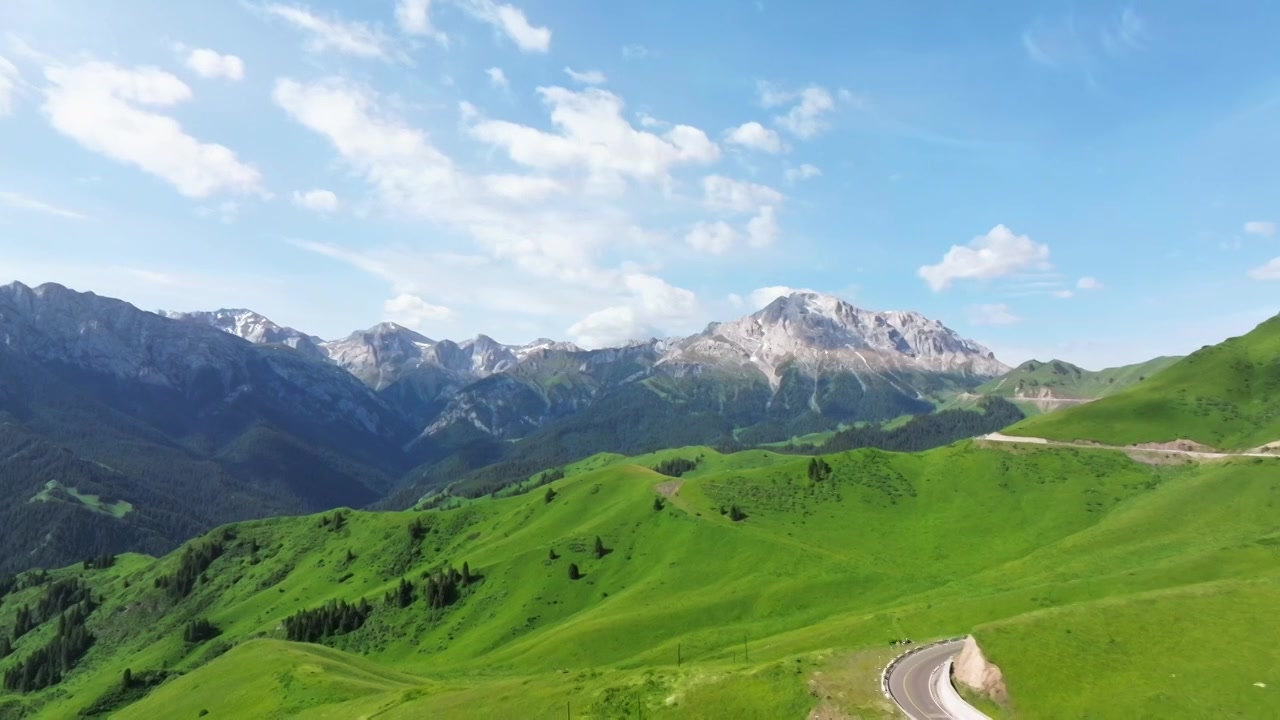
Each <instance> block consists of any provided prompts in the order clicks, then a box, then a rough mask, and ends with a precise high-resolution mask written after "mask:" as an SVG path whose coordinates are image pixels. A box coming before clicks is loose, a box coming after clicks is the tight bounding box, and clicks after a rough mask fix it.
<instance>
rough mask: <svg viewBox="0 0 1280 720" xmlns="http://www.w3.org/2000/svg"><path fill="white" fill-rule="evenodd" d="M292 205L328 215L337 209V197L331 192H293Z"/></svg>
mask: <svg viewBox="0 0 1280 720" xmlns="http://www.w3.org/2000/svg"><path fill="white" fill-rule="evenodd" d="M293 204H294V205H297V206H298V207H304V208H306V209H308V210H315V211H316V212H321V213H328V212H333V211H334V210H337V209H338V196H337V195H335V194H334V193H333V191H332V190H308V191H306V192H294V193H293Z"/></svg>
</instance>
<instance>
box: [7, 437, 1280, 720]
mask: <svg viewBox="0 0 1280 720" xmlns="http://www.w3.org/2000/svg"><path fill="white" fill-rule="evenodd" d="M675 457H683V458H687V459H690V460H694V459H697V458H699V457H700V458H701V462H700V463H699V464H698V466H697V467H696V468H695V469H694V470H692V471H690V472H687V473H686V474H685V475H684V476H683V477H681V478H678V479H677V478H671V477H667V476H664V475H659V474H657V473H655V472H653V471H652V470H651V469H650V468H651V467H653V466H654V465H656V464H657V463H658V462H659V461H662V460H668V459H672V458H675ZM825 459H826V461H827V462H828V463H829V465H830V468H831V471H830V474H829V475H828V476H827V477H825V478H823V479H821V480H817V481H814V480H812V479H810V477H809V473H808V464H809V458H808V457H803V456H790V455H781V454H778V453H774V452H769V451H763V450H755V451H750V452H743V453H737V454H734V455H719V454H717V453H715V452H713V451H711V450H710V449H708V448H685V449H682V450H675V451H667V452H664V453H656V454H653V455H648V456H643V457H638V458H624V457H620V456H617V455H603V456H597V457H593V458H590V459H588V460H586V461H583V462H582V463H578V464H577V465H573V466H570V467H569V468H568V476H567V477H565V478H563V479H560V480H556V481H554V482H552V483H551V484H550V485H548V486H547V487H533V488H532V489H531V490H530V492H528V493H526V494H521V495H514V496H511V497H504V498H485V499H481V500H476V501H469V502H464V503H462V504H461V505H460V506H458V507H454V508H451V509H448V510H432V511H425V512H403V513H361V512H346V513H345V514H344V515H343V517H344V520H343V521H341V522H335V520H334V516H333V515H332V514H328V515H325V516H319V515H316V516H306V517H292V518H277V519H272V520H263V521H253V522H244V523H237V524H235V525H233V526H227V527H226V528H223V529H220V530H218V531H215V532H214V533H211V534H210V535H208V536H206V537H205V538H202V539H199V540H197V541H194V542H193V543H192V546H194V547H208V546H209V545H210V544H211V543H213V544H219V545H220V546H221V552H220V554H218V555H217V557H216V558H215V559H213V560H212V562H211V563H210V564H209V565H208V566H207V568H203V569H199V572H198V573H196V574H195V575H192V576H191V577H192V583H193V585H192V588H191V591H190V593H189V594H187V595H186V596H185V597H181V598H180V599H175V594H174V592H173V591H172V588H173V587H174V582H173V581H172V580H171V581H170V582H169V583H168V585H167V586H165V587H161V586H159V585H165V583H164V582H163V581H161V582H157V579H158V578H164V577H169V578H175V577H179V576H180V575H179V574H177V571H178V569H179V567H180V566H181V564H182V562H183V561H182V558H181V555H180V554H177V553H175V554H173V555H169V556H166V557H164V558H160V559H154V560H153V559H151V558H147V557H144V556H138V555H127V556H122V557H121V558H120V559H119V561H118V562H117V563H116V565H115V566H113V567H110V568H107V569H99V570H94V569H84V568H81V567H79V566H77V567H74V568H68V569H65V570H61V571H58V572H55V573H52V574H51V580H54V581H56V580H59V579H61V580H66V579H68V578H72V577H77V578H82V579H83V580H84V581H85V582H87V583H88V584H90V585H91V586H92V588H93V590H94V591H95V594H97V595H100V596H101V597H102V599H103V603H102V605H101V607H98V608H97V609H95V610H94V611H93V612H92V614H91V615H90V616H89V620H88V623H87V626H88V628H89V630H90V631H91V632H92V633H93V634H94V635H95V637H96V640H95V641H94V643H93V645H92V646H91V647H90V648H89V650H88V652H87V654H85V656H84V658H83V659H82V660H81V661H80V663H79V664H78V665H77V666H76V667H75V669H74V670H72V671H71V672H70V673H68V674H67V676H66V678H65V679H64V680H63V681H62V682H61V683H60V684H58V685H55V686H53V687H52V688H49V689H45V690H41V691H37V692H33V693H13V692H11V693H8V695H0V717H17V716H19V715H20V714H21V713H28V714H29V716H32V717H48V718H73V717H80V716H85V715H82V713H86V714H88V713H97V715H96V716H102V717H105V716H107V715H110V716H112V717H120V718H126V719H127V718H170V717H172V718H196V717H200V716H201V713H202V711H207V715H206V716H207V717H210V718H231V717H237V718H238V717H247V716H253V717H263V718H273V717H279V718H284V717H289V718H292V717H301V718H350V717H366V716H367V717H372V716H375V715H376V716H377V717H379V718H398V717H404V718H410V717H413V718H419V717H450V718H453V717H460V718H510V717H521V718H561V717H565V714H566V711H568V712H570V713H571V716H572V717H574V718H626V717H636V716H637V714H638V713H639V712H640V708H641V707H642V708H643V712H644V716H645V717H647V718H719V717H726V716H733V717H746V718H771V719H772V718H780V717H797V718H799V717H804V716H805V715H806V714H807V713H808V712H809V711H810V710H811V709H812V708H813V707H814V706H815V705H817V704H818V703H820V702H821V703H828V704H829V705H830V706H831V707H835V708H837V709H839V710H841V711H843V712H846V713H849V714H856V715H857V716H859V717H889V716H891V715H892V712H893V711H892V708H891V707H889V706H888V704H887V702H886V701H885V699H884V698H883V697H882V696H881V695H879V693H878V690H877V689H876V681H877V680H876V678H877V677H878V673H879V671H880V668H881V667H883V663H884V662H886V661H887V660H888V659H889V658H890V657H892V655H893V654H894V652H895V650H893V649H891V648H890V647H889V646H888V641H889V640H891V639H895V638H902V637H911V638H913V639H915V640H917V641H923V640H927V639H929V638H934V637H945V636H953V635H956V634H960V633H964V632H969V631H974V632H975V633H976V636H977V637H978V639H979V642H980V643H983V644H986V645H988V646H989V647H988V654H989V656H990V657H991V659H992V660H993V661H994V662H996V663H998V664H1000V665H1001V666H1002V667H1003V668H1004V670H1005V673H1006V676H1007V678H1008V683H1009V690H1010V692H1011V694H1012V697H1013V704H1012V707H1011V710H1012V711H1013V712H1015V713H1016V714H1017V716H1019V717H1060V716H1061V712H1060V709H1059V708H1060V703H1062V702H1063V694H1064V693H1070V694H1071V695H1072V698H1071V703H1073V704H1072V705H1070V707H1072V708H1088V709H1089V710H1090V712H1091V713H1092V716H1095V717H1117V718H1119V717H1134V716H1135V714H1136V715H1141V714H1142V713H1143V712H1145V711H1146V710H1147V709H1149V708H1151V707H1154V705H1152V704H1150V703H1155V702H1156V701H1157V699H1159V698H1164V699H1165V701H1166V702H1165V705H1164V710H1165V711H1167V713H1166V715H1165V716H1168V717H1175V716H1177V717H1204V716H1205V714H1204V712H1203V711H1205V710H1206V709H1214V710H1215V712H1212V713H1210V714H1211V715H1216V716H1222V715H1228V716H1229V715H1233V714H1235V715H1240V716H1270V715H1276V714H1277V713H1280V699H1276V698H1277V696H1276V695H1275V693H1274V692H1270V691H1265V692H1264V691H1263V690H1261V689H1258V688H1254V687H1252V686H1251V685H1250V683H1253V682H1264V683H1267V684H1268V686H1269V687H1270V688H1276V687H1280V677H1277V676H1275V673H1276V672H1277V670H1276V668H1280V663H1277V662H1276V656H1275V652H1276V651H1275V650H1274V648H1271V647H1270V646H1267V645H1266V644H1265V643H1261V642H1252V643H1249V642H1245V643H1242V642H1240V640H1241V638H1240V637H1239V636H1240V633H1239V632H1238V631H1237V630H1235V629H1234V628H1237V627H1239V626H1244V627H1249V628H1252V630H1253V633H1254V635H1253V637H1270V636H1274V635H1275V633H1276V631H1277V630H1280V620H1277V619H1276V617H1275V614H1274V613H1272V612H1264V611H1263V608H1264V607H1266V606H1268V604H1269V603H1273V601H1274V600H1275V598H1276V592H1277V590H1276V587H1277V583H1278V582H1280V534H1278V533H1277V530H1276V526H1275V522H1274V518H1275V516H1276V510H1277V507H1278V504H1280V485H1278V484H1277V483H1276V482H1275V480H1274V477H1275V470H1276V466H1275V465H1274V464H1272V463H1273V462H1274V461H1272V460H1269V459H1251V460H1237V461H1231V462H1226V463H1218V464H1213V465H1203V466H1151V465H1144V464H1140V463H1136V462H1134V461H1131V460H1130V459H1128V458H1127V457H1125V456H1124V455H1123V454H1121V453H1118V452H1111V451H1103V450H1098V451H1089V450H1077V449H1069V448H1068V449H1052V448H1030V449H1028V448H1022V447H1020V446H1009V447H1001V448H993V449H986V448H980V447H978V446H977V445H975V444H973V443H970V442H964V443H960V444H958V445H955V446H951V447H947V448H942V449H939V450H935V451H931V452H927V453H921V454H916V455H906V454H895V453H887V452H883V451H877V450H859V451H854V452H850V453H844V454H839V455H831V456H827V457H826V458H825ZM548 489H550V490H551V491H552V493H554V495H553V496H552V497H551V499H550V500H549V501H548V492H547V491H548ZM659 498H667V500H666V502H665V504H663V505H662V506H661V508H660V509H659V508H658V505H657V503H656V502H655V500H656V499H659ZM734 508H737V509H738V510H739V511H740V512H741V514H742V515H745V517H742V516H741V515H739V514H738V513H735V512H734V511H733V509H734ZM722 510H723V513H722ZM734 516H738V517H739V519H738V520H734V519H733V517H734ZM415 523H420V528H421V531H420V532H419V533H418V536H417V537H416V538H415V536H414V534H413V533H411V532H410V528H411V527H412V526H414V525H415ZM597 536H598V537H600V538H601V540H602V542H603V544H604V546H605V547H606V549H607V550H609V552H608V553H607V554H605V555H604V556H603V557H597V556H596V554H595V553H594V552H593V546H594V541H595V538H596V537H597ZM553 551H554V553H555V554H556V556H557V557H556V558H555V559H552V552H553ZM463 563H467V565H468V567H469V568H470V571H471V572H472V573H474V574H477V575H479V576H480V579H478V580H476V581H474V582H472V583H471V584H470V585H468V586H466V587H462V588H460V590H459V595H458V597H457V600H456V602H453V603H452V604H449V605H447V606H446V607H443V608H439V609H434V610H433V609H432V608H431V607H429V605H428V598H427V597H426V594H427V593H426V588H425V582H426V581H425V579H424V575H425V574H426V573H428V572H431V571H435V570H438V569H439V568H441V567H443V566H446V565H449V566H453V567H461V566H462V564H463ZM570 563H575V564H577V565H578V566H579V568H580V570H581V574H582V577H581V578H580V579H577V580H571V579H570V577H569V570H568V566H569V564H570ZM402 579H407V580H408V581H409V582H410V585H411V587H412V589H413V598H412V602H410V603H409V604H407V606H405V607H400V603H399V602H392V603H387V602H386V601H385V598H386V596H387V594H388V593H389V592H390V593H391V594H392V595H393V596H394V595H396V591H397V589H398V587H399V585H400V583H401V580H402ZM0 587H3V586H0ZM49 588H50V585H49V584H48V583H45V584H40V585H36V586H34V587H26V588H23V589H16V590H12V591H10V592H9V593H8V594H7V595H5V596H4V597H3V599H2V600H0V633H6V634H8V633H9V628H11V627H13V625H14V621H15V617H16V615H17V613H18V612H19V607H20V606H22V605H28V606H35V605H36V604H37V603H38V602H39V601H40V599H41V598H42V597H44V596H46V595H47V594H48V593H49V592H50V589H49ZM361 599H367V600H368V601H369V602H370V603H371V606H372V612H371V614H370V615H369V616H368V618H367V619H366V620H365V621H364V623H363V625H362V626H360V627H359V628H358V629H356V630H354V631H353V632H350V633H347V634H341V635H336V636H332V637H329V638H327V639H325V640H324V644H323V645H317V644H308V643H298V642H288V641H287V640H286V630H285V623H284V621H285V620H286V618H289V617H290V616H292V615H293V614H295V613H297V612H298V611H299V610H304V609H310V608H317V607H320V606H322V605H324V604H325V603H326V602H328V601H330V600H344V601H349V602H355V603H358V602H359V601H360V600H361ZM1153 607H1155V608H1157V609H1158V612H1157V611H1154V610H1152V611H1150V612H1148V610H1149V609H1150V608H1153ZM1228 610H1230V611H1228ZM196 619H206V620H208V621H209V622H211V623H212V624H213V625H214V626H216V628H217V630H218V631H219V632H220V634H219V635H218V636H217V637H215V638H212V639H207V640H203V641H201V642H185V641H184V628H185V627H186V626H187V624H188V623H190V622H191V621H193V620H196ZM1179 619H1181V620H1183V622H1178V620H1179ZM1160 623H1164V625H1163V627H1166V628H1168V627H1170V626H1172V627H1177V628H1181V627H1182V626H1183V625H1184V624H1191V623H1195V624H1197V625H1198V627H1197V628H1196V629H1195V631H1194V632H1191V631H1188V632H1187V633H1183V632H1182V631H1181V630H1178V631H1177V632H1168V633H1167V634H1168V636H1167V637H1165V638H1163V639H1162V641H1161V642H1159V643H1146V642H1140V640H1142V639H1143V638H1144V636H1145V635H1146V634H1147V633H1150V632H1152V630H1153V628H1155V627H1158V626H1160V625H1159V624H1160ZM1228 626H1229V627H1228ZM56 632H57V620H56V619H52V618H51V619H48V620H46V621H45V622H44V623H43V624H41V625H40V626H39V627H37V628H36V629H35V630H32V631H31V632H29V633H27V634H25V635H23V636H22V637H20V638H18V639H17V641H16V642H15V643H14V644H15V650H14V652H13V654H12V655H10V656H9V657H8V658H5V659H0V673H3V672H4V671H8V670H11V669H12V668H14V667H15V665H16V664H17V663H19V662H22V661H23V660H24V659H25V658H27V657H29V656H30V655H31V654H32V653H33V652H34V651H35V650H36V649H37V648H38V647H40V646H41V645H43V644H44V643H46V642H48V641H49V640H50V639H51V638H52V637H53V636H54V635H55V633H56ZM1046 653H1048V654H1046ZM1170 654H1173V655H1172V656H1173V657H1175V658H1176V660H1171V659H1169V657H1170ZM1224 654H1232V655H1233V656H1234V657H1233V658H1232V659H1231V662H1230V663H1229V664H1225V665H1222V666H1221V667H1222V668H1224V669H1222V670H1211V669H1212V668H1215V667H1218V666H1216V665H1215V664H1214V663H1215V662H1217V661H1218V658H1220V657H1221V656H1222V655H1224ZM1053 658H1056V659H1057V660H1058V662H1050V661H1049V660H1050V659H1053ZM1173 662H1177V663H1179V664H1180V666H1182V667H1186V668H1189V669H1188V670H1187V672H1194V670H1193V669H1194V668H1199V669H1200V670H1201V672H1202V673H1203V674H1204V676H1205V677H1204V678H1203V679H1201V680H1197V681H1196V682H1186V681H1184V680H1180V679H1178V678H1172V677H1169V674H1168V673H1164V672H1163V671H1162V672H1160V673H1139V672H1137V671H1136V668H1140V667H1153V668H1165V667H1168V666H1169V665H1170V663H1173ZM1063 663H1066V664H1068V665H1070V666H1072V667H1076V666H1077V665H1079V666H1082V667H1085V668H1088V671H1087V673H1086V677H1088V678H1092V677H1094V676H1097V677H1099V678H1102V677H1108V678H1109V677H1110V676H1109V675H1107V674H1106V669H1107V668H1108V667H1112V666H1114V665H1116V664H1117V663H1123V664H1124V665H1125V667H1129V666H1131V665H1132V666H1133V667H1134V668H1135V672H1134V673H1133V675H1132V677H1129V681H1128V682H1120V681H1119V680H1111V679H1108V680H1105V681H1104V680H1101V679H1100V680H1098V682H1096V683H1091V682H1070V683H1066V684H1065V686H1064V684H1063V683H1061V679H1062V677H1063V670H1062V667H1063ZM126 668H128V669H129V670H130V671H131V674H132V676H133V678H134V683H133V686H132V687H130V688H129V689H128V690H125V689H122V681H121V678H122V675H123V673H124V671H125V669H126ZM1242 668H1245V669H1248V668H1253V669H1256V670H1257V672H1254V673H1252V674H1254V675H1259V677H1257V678H1254V677H1252V675H1250V676H1249V677H1242V676H1239V675H1236V674H1235V673H1233V672H1231V671H1232V670H1239V669H1242ZM159 671H163V672H164V673H167V674H168V675H167V676H164V675H162V674H161V673H160V672H159ZM1173 672H1176V673H1181V672H1183V671H1181V670H1176V671H1173ZM1088 673H1093V674H1092V675H1090V674H1088ZM1268 674H1269V676H1267V677H1264V675H1268ZM162 678H167V679H164V681H163V682H160V680H161V679H162ZM1246 680H1247V681H1248V682H1247V683H1245V684H1244V685H1241V683H1244V681H1246ZM149 682H157V683H158V684H157V685H156V686H155V687H153V688H146V687H142V686H143V685H146V684H147V683H149ZM148 690H149V692H148ZM1251 690H1258V693H1256V694H1253V695H1250V694H1248V692H1247V691H1251ZM1135 696H1136V697H1137V698H1138V699H1137V700H1133V699H1132V698H1133V697H1135ZM1144 703H1147V704H1144ZM1216 710H1222V711H1223V712H1216ZM6 713H7V714H6ZM1077 714H1078V713H1077ZM89 716H94V715H89Z"/></svg>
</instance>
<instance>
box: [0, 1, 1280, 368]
mask: <svg viewBox="0 0 1280 720" xmlns="http://www.w3.org/2000/svg"><path fill="white" fill-rule="evenodd" d="M965 6H967V7H968V8H972V7H973V6H972V5H970V4H964V3H930V4H927V5H926V4H924V3H904V2H898V1H896V0H878V1H870V0H869V1H866V2H836V1H830V2H817V1H800V0H797V1H796V2H788V3H782V2H776V1H773V0H764V1H763V2H756V1H754V0H700V1H699V2H697V3H684V2H681V3H677V2H668V1H666V0H648V1H647V2H635V1H632V0H610V1H609V2H577V1H574V2H571V1H569V0H512V4H508V3H505V2H501V1H499V0H431V1H430V2H424V1H423V0H399V1H397V0H376V1H375V0H367V1H362V2H354V1H348V2H337V1H336V0H313V1H312V2H310V3H307V4H292V3H272V2H249V1H248V0H245V1H244V2H231V1H230V0H228V1H227V2H216V3H214V2H206V3H169V2H159V1H155V2H143V1H142V0H135V1H134V2H129V3H126V4H124V5H121V4H118V3H101V2H95V1H92V0H6V1H5V2H4V3H3V4H2V5H0V58H2V60H0V282H7V281H9V280H21V281H23V282H27V283H39V282H44V281H56V282H61V283H63V284H66V285H69V286H72V287H75V288H77V289H82V290H93V291H95V292H98V293H99V294H104V295H111V296H116V297H121V298H124V299H126V300H129V301H130V302H133V303H135V304H137V305H139V306H140V307H143V308H147V309H158V308H165V309H174V310H190V309H210V308H215V307H250V308H253V309H255V310H258V311H259V312H262V313H264V314H266V315H268V316H269V317H271V318H272V319H274V320H276V321H277V322H279V323H281V324H287V325H291V326H295V327H298V328H300V329H303V330H305V331H308V332H312V333H315V334H318V335H321V336H324V337H335V336H340V335H345V334H346V333H348V332H350V331H351V330H353V329H356V328H360V327H367V326H370V325H372V324H374V323H375V322H378V321H380V320H383V319H391V320H395V321H398V322H401V323H403V324H405V325H409V326H412V327H414V328H416V329H418V330H421V331H422V332H424V333H426V334H428V335H430V336H432V337H451V338H459V339H460V338H465V337H468V336H471V335H474V334H476V333H478V332H485V333H487V334H489V335H491V336H493V337H495V338H497V339H498V340H500V341H503V342H511V343H517V342H527V341H529V340H532V339H533V338H535V337H538V336H549V337H554V338H557V339H571V340H574V341H577V342H579V343H582V344H584V345H591V346H599V345H603V344H613V343H617V342H621V341H623V340H625V339H627V338H635V337H647V336H650V335H660V336H661V335H671V334H683V333H687V332H691V331H696V330H698V329H700V328H701V327H703V326H704V325H705V324H706V323H707V322H708V321H711V320H716V319H727V318H731V317H736V316H738V315H741V314H744V313H746V312H749V311H751V310H753V309H755V308H756V307H758V306H759V305H760V304H762V303H763V302H767V300H768V299H770V298H771V297H772V296H774V295H775V294H776V293H777V292H778V291H779V289H780V288H804V289H815V290H819V291H823V292H831V293H835V294H838V295H840V296H842V297H844V298H846V299H848V300H850V301H851V302H854V303H855V304H858V305H860V306H862V307H867V308H872V309H913V310H919V311H921V312H923V313H925V314H926V315H928V316H931V317H935V318H937V319H939V320H942V321H943V322H944V323H946V324H948V325H950V326H952V327H954V328H955V329H957V330H959V331H960V332H962V333H963V334H965V335H967V336H970V337H973V338H975V339H977V340H979V341H981V342H983V343H985V344H987V345H989V346H990V347H992V348H993V349H994V350H995V351H996V352H997V355H998V356H999V357H1000V358H1001V359H1003V360H1005V361H1006V362H1009V363H1017V362H1020V361H1022V360H1025V359H1028V358H1030V357H1038V358H1040V359H1047V358H1049V357H1060V358H1063V359H1067V360H1072V361H1075V362H1078V363H1081V364H1083V365H1085V366H1086V367H1094V368H1096V367H1102V366H1106V365H1113V364H1120V363H1125V362H1134V361H1139V360H1143V359H1146V358H1148V357H1151V356H1154V355H1157V354H1165V353H1184V352H1188V351H1190V350H1194V349H1195V348H1197V347H1199V346H1200V345H1202V344H1206V343H1211V342H1217V341H1219V340H1221V339H1223V338H1225V337H1227V336H1229V335H1233V334H1238V333H1240V332H1243V331H1246V330H1248V329H1249V328H1251V327H1252V326H1253V325H1254V324H1256V323H1257V322H1259V321H1261V320H1262V319H1264V318H1266V317H1268V316H1270V315H1272V314H1275V313H1276V312H1277V311H1280V233H1277V226H1276V224H1275V223H1276V221H1280V173H1277V172H1276V170H1275V169H1276V167H1280V56H1277V55H1276V54H1275V53H1274V52H1272V51H1270V49H1269V48H1271V47H1272V45H1271V43H1272V40H1273V38H1272V36H1271V30H1270V29H1271V28H1274V27H1275V24H1276V22H1277V21H1280V17H1277V15H1280V8H1277V7H1275V6H1274V3H1268V2H1263V1H1261V0H1241V1H1240V2H1236V3H1232V4H1231V6H1230V11H1227V10H1226V9H1224V8H1223V7H1221V6H1220V5H1219V4H1216V3H1205V2H1182V1H1175V0H1164V1H1162V2H1134V3H1129V4H1125V3H1112V2H1074V3H1052V2H1045V3H1032V2H991V3H984V4H983V7H984V11H983V12H980V13H979V12H975V11H973V10H972V9H966V7H965ZM124 7H127V10H121V8H124Z"/></svg>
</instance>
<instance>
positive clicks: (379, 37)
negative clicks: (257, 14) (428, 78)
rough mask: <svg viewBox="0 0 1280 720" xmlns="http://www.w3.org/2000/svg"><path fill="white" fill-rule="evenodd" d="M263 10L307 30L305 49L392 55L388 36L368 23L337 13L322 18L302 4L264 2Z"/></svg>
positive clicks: (385, 56) (364, 56)
mask: <svg viewBox="0 0 1280 720" xmlns="http://www.w3.org/2000/svg"><path fill="white" fill-rule="evenodd" d="M262 10H263V11H264V12H265V13H267V14H268V15H270V16H272V17H275V18H279V19H280V20H283V21H285V22H286V23H288V24H289V25H292V26H293V27H295V28H297V29H298V30H301V31H303V32H304V33H306V35H307V44H306V48H307V50H308V52H312V53H324V52H330V51H332V52H336V53H340V54H342V55H351V56H353V57H361V58H372V59H382V60H385V59H388V58H389V57H391V55H392V44H391V40H390V38H388V37H387V36H386V35H385V34H384V33H383V32H382V31H381V30H379V29H378V28H376V27H373V26H371V25H369V24H368V23H363V22H355V21H350V20H343V19H341V18H339V17H337V16H336V15H334V16H330V17H325V16H322V15H318V14H316V13H313V12H312V11H311V10H310V9H308V8H307V7H305V6H303V5H283V4H279V3H272V4H268V5H264V6H263V7H262Z"/></svg>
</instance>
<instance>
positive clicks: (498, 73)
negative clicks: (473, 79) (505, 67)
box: [484, 67, 511, 89]
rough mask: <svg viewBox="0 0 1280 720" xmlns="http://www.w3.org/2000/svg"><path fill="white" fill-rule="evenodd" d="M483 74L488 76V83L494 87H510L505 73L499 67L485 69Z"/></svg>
mask: <svg viewBox="0 0 1280 720" xmlns="http://www.w3.org/2000/svg"><path fill="white" fill-rule="evenodd" d="M484 74H485V75H488V76H489V84H490V85H492V86H494V87H498V88H503V89H506V88H508V87H511V83H510V82H508V81H507V74H506V73H504V72H502V68H500V67H491V68H489V69H488V70H485V71H484Z"/></svg>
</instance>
